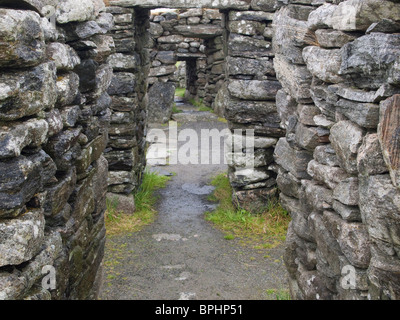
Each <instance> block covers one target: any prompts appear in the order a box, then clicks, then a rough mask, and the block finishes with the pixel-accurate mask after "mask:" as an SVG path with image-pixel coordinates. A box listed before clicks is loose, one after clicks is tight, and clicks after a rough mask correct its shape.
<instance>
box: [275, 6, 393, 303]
mask: <svg viewBox="0 0 400 320" xmlns="http://www.w3.org/2000/svg"><path fill="white" fill-rule="evenodd" d="M322 2H323V1H322ZM322 2H321V1H319V2H318V3H317V2H315V1H314V2H313V1H311V2H307V1H305V2H304V1H303V2H302V3H301V4H300V3H299V2H298V1H290V4H288V5H287V6H284V7H282V8H281V9H280V10H279V11H278V12H277V13H276V16H275V19H274V25H275V28H274V52H275V55H276V56H275V70H276V73H277V77H278V79H279V80H280V82H281V84H282V86H283V88H282V90H280V91H279V92H278V94H277V106H278V111H279V114H280V117H281V121H282V123H281V125H282V128H285V129H286V130H287V133H286V137H284V138H281V139H280V140H279V142H278V144H277V146H276V149H275V160H276V162H277V163H278V165H279V171H278V178H277V181H278V186H279V189H280V191H281V196H280V197H281V202H282V204H283V205H284V207H285V208H286V209H287V210H288V211H289V212H290V213H291V215H292V218H293V221H292V222H291V225H290V228H289V232H288V236H287V248H286V254H285V262H286V266H287V268H288V271H289V274H290V278H291V281H290V283H291V292H292V296H293V298H298V299H399V294H400V291H399V288H400V287H399V283H400V282H399V273H400V261H399V255H398V246H399V242H398V237H397V236H396V234H398V232H399V229H398V220H397V219H396V218H395V217H398V216H399V213H400V206H399V202H398V201H397V200H398V198H399V195H400V193H399V189H398V187H399V184H398V180H397V179H396V177H397V172H398V171H397V169H396V168H397V167H398V160H397V157H398V128H399V123H398V116H397V115H398V110H399V108H400V105H399V98H398V97H399V96H398V93H400V91H399V90H400V87H399V81H398V60H399V57H400V41H399V40H400V38H399V35H398V34H396V32H398V31H399V30H400V29H399V15H398V13H399V10H400V5H399V4H398V3H395V2H392V1H383V2H382V1H370V0H348V1H326V3H322ZM393 75H394V76H393ZM395 128H396V129H395Z"/></svg>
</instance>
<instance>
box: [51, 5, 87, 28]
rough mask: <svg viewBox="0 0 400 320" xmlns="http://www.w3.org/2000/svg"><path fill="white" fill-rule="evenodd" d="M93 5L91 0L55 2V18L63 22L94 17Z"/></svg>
mask: <svg viewBox="0 0 400 320" xmlns="http://www.w3.org/2000/svg"><path fill="white" fill-rule="evenodd" d="M94 13H95V7H94V4H93V2H92V1H80V0H67V1H63V2H60V3H58V4H57V7H56V19H57V22H58V23H61V24H64V23H68V22H74V21H88V20H92V19H94Z"/></svg>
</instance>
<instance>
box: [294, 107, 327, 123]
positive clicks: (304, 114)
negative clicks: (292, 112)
mask: <svg viewBox="0 0 400 320" xmlns="http://www.w3.org/2000/svg"><path fill="white" fill-rule="evenodd" d="M297 114H298V115H299V121H300V122H301V123H302V124H304V125H306V126H316V123H315V121H314V117H315V116H317V115H320V114H321V111H320V110H319V109H318V108H317V107H316V106H315V105H313V104H299V105H298V106H297Z"/></svg>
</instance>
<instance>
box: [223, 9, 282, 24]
mask: <svg viewBox="0 0 400 320" xmlns="http://www.w3.org/2000/svg"><path fill="white" fill-rule="evenodd" d="M273 19H274V14H273V13H270V12H265V11H231V12H229V20H230V21H240V20H250V21H259V22H263V21H272V20H273Z"/></svg>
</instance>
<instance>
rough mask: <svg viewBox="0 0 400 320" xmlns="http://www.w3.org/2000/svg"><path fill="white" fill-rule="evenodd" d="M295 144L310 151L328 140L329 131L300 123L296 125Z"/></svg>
mask: <svg viewBox="0 0 400 320" xmlns="http://www.w3.org/2000/svg"><path fill="white" fill-rule="evenodd" d="M295 134H296V137H295V142H296V144H297V145H298V146H299V147H301V148H303V149H306V150H309V151H310V152H312V151H314V149H315V148H316V147H317V146H319V145H321V144H324V143H328V142H329V131H328V130H323V129H321V128H318V127H308V126H305V125H303V124H301V123H299V124H298V125H297V126H296V131H295Z"/></svg>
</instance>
